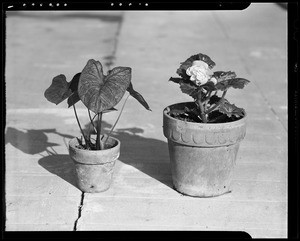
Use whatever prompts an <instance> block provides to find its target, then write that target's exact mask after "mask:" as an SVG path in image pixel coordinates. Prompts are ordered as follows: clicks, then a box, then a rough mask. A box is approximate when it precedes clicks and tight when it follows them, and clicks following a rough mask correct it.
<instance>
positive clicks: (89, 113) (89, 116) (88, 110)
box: [88, 109, 97, 133]
mask: <svg viewBox="0 0 300 241" xmlns="http://www.w3.org/2000/svg"><path fill="white" fill-rule="evenodd" d="M88 113H89V118H90V121H91V124H92V126H93V127H94V131H95V133H97V130H96V127H95V125H94V122H93V119H94V118H95V116H96V115H95V116H94V118H93V119H92V117H91V113H90V110H89V109H88Z"/></svg>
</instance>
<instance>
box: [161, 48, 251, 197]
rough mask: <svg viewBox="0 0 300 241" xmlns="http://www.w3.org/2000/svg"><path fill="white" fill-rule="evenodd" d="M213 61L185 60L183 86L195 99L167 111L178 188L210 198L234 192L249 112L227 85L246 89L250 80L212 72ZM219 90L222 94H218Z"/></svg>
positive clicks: (166, 132)
mask: <svg viewBox="0 0 300 241" xmlns="http://www.w3.org/2000/svg"><path fill="white" fill-rule="evenodd" d="M214 66H215V63H214V61H212V60H211V59H210V57H209V56H207V55H205V54H201V53H199V54H196V55H193V56H191V57H190V58H188V59H187V60H186V61H184V62H183V63H181V65H180V66H179V68H178V69H177V72H176V73H177V74H178V75H179V77H176V78H173V77H171V78H170V79H169V80H170V81H172V82H175V83H177V84H179V86H180V89H181V91H182V92H183V93H185V94H188V95H189V96H191V97H192V98H193V99H194V101H192V102H184V103H177V104H173V105H170V106H168V107H166V108H165V109H164V111H163V132H164V136H165V137H166V138H167V139H168V147H169V156H170V163H171V170H172V180H173V185H174V188H175V189H176V190H177V191H179V192H180V193H183V194H186V195H190V196H197V197H212V196H218V195H221V194H224V193H227V192H230V191H231V190H230V183H231V178H232V173H233V168H234V166H235V161H236V155H237V152H238V149H239V144H240V141H241V140H242V139H243V138H244V136H245V134H246V112H245V110H244V109H242V108H239V107H237V106H235V105H234V104H231V103H230V102H229V101H228V100H227V99H225V95H226V93H227V90H228V89H229V88H237V89H242V88H243V87H244V86H245V85H246V84H247V83H249V82H250V81H249V80H246V79H243V78H237V76H236V74H235V73H234V72H231V71H227V72H226V71H216V72H212V70H211V69H212V68H213V67H214ZM220 93H221V94H220Z"/></svg>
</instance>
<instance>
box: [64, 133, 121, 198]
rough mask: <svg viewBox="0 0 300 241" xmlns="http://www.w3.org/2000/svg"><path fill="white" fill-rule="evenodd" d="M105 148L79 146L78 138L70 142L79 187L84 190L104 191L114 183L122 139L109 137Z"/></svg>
mask: <svg viewBox="0 0 300 241" xmlns="http://www.w3.org/2000/svg"><path fill="white" fill-rule="evenodd" d="M107 145H108V146H109V147H110V148H108V149H105V150H97V151H91V150H85V149H80V148H78V147H77V146H78V141H77V138H73V139H72V140H70V142H69V154H70V157H71V159H72V160H73V162H74V164H75V170H76V179H77V185H78V188H79V189H80V190H81V191H83V192H89V193H93V192H103V191H105V190H107V189H109V187H110V185H111V183H112V177H113V168H114V166H115V162H116V160H117V159H118V157H119V155H120V141H119V140H118V139H116V138H113V137H109V139H108V141H107Z"/></svg>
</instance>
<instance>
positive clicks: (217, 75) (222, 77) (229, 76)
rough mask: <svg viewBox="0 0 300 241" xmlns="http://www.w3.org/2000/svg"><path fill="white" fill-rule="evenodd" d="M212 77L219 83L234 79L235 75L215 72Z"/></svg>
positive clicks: (233, 73) (229, 72) (230, 72)
mask: <svg viewBox="0 0 300 241" xmlns="http://www.w3.org/2000/svg"><path fill="white" fill-rule="evenodd" d="M213 77H215V78H216V79H217V80H218V82H219V81H223V80H227V79H234V78H235V77H236V74H235V72H232V71H228V72H225V71H216V72H214V73H213Z"/></svg>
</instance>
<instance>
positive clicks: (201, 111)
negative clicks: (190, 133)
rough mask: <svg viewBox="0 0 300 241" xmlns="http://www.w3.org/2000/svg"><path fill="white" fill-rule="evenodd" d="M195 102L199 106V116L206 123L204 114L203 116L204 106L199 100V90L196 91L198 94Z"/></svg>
mask: <svg viewBox="0 0 300 241" xmlns="http://www.w3.org/2000/svg"><path fill="white" fill-rule="evenodd" d="M197 103H198V105H199V108H200V116H201V119H202V121H203V122H204V123H207V119H206V116H205V112H204V107H203V104H202V102H201V90H200V91H199V92H198V96H197Z"/></svg>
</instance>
